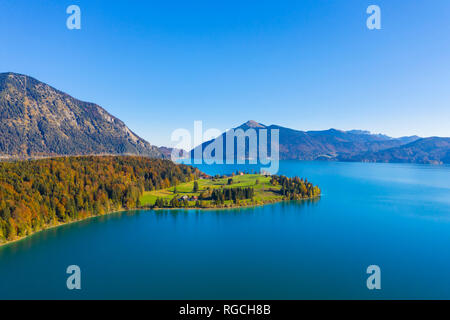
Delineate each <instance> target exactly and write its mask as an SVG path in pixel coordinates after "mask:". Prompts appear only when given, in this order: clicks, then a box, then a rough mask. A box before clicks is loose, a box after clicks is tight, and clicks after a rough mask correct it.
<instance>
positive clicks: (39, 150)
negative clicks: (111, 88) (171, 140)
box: [0, 73, 163, 158]
mask: <svg viewBox="0 0 450 320" xmlns="http://www.w3.org/2000/svg"><path fill="white" fill-rule="evenodd" d="M87 154H115V155H122V154H123V155H124V154H134V155H144V156H149V157H163V155H162V153H161V152H160V151H159V149H158V148H157V147H155V146H152V145H151V144H150V143H148V142H147V141H145V140H144V139H142V138H140V137H138V136H137V135H136V134H135V133H133V132H132V131H131V130H130V129H129V128H128V127H127V126H126V125H125V124H124V123H123V122H122V121H121V120H119V119H117V118H116V117H114V116H112V115H111V114H109V113H108V112H107V111H106V110H105V109H103V108H102V107H100V106H98V105H96V104H94V103H88V102H83V101H80V100H77V99H75V98H73V97H71V96H69V95H68V94H66V93H64V92H61V91H58V90H56V89H54V88H52V87H50V86H49V85H47V84H45V83H42V82H40V81H38V80H36V79H33V78H31V77H28V76H25V75H19V74H15V73H0V157H2V158H5V157H20V158H27V157H39V156H54V155H87Z"/></svg>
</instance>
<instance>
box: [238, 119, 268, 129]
mask: <svg viewBox="0 0 450 320" xmlns="http://www.w3.org/2000/svg"><path fill="white" fill-rule="evenodd" d="M240 127H247V128H265V127H266V126H265V125H263V124H261V123H258V122H256V121H254V120H249V121H247V122H246V123H244V124H243V125H241V126H240Z"/></svg>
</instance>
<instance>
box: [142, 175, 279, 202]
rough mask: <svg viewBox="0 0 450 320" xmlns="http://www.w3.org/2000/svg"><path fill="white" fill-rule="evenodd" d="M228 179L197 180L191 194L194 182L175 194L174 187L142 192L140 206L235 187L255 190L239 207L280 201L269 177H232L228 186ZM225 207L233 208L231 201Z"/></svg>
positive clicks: (182, 186)
mask: <svg viewBox="0 0 450 320" xmlns="http://www.w3.org/2000/svg"><path fill="white" fill-rule="evenodd" d="M229 179H230V177H226V178H222V179H200V180H197V183H198V186H199V190H198V192H193V190H194V181H191V182H187V183H183V184H180V185H178V186H176V193H175V192H174V189H175V188H174V187H172V188H168V189H164V190H157V191H148V192H144V194H143V195H142V197H141V198H140V201H141V205H142V206H153V205H155V202H156V199H158V198H162V199H164V200H167V201H170V200H171V199H172V198H173V197H174V196H177V197H183V196H188V197H189V198H192V197H194V196H196V197H199V196H200V194H201V193H202V192H204V191H208V190H213V189H217V188H237V187H242V188H244V187H253V188H254V190H255V196H254V198H253V200H250V199H247V200H242V201H241V203H240V204H239V206H246V205H258V204H263V203H268V202H276V201H280V200H282V196H281V195H280V194H279V191H280V189H281V187H280V186H273V185H271V183H270V179H271V178H270V177H266V176H264V175H260V174H246V175H242V176H240V175H239V176H234V177H232V179H233V183H232V184H231V185H229V184H228V180H229ZM195 202H196V201H189V206H194V205H195ZM202 203H203V206H204V207H213V206H214V205H213V204H212V201H211V200H203V201H202ZM224 205H225V206H234V204H233V202H232V201H225V204H224Z"/></svg>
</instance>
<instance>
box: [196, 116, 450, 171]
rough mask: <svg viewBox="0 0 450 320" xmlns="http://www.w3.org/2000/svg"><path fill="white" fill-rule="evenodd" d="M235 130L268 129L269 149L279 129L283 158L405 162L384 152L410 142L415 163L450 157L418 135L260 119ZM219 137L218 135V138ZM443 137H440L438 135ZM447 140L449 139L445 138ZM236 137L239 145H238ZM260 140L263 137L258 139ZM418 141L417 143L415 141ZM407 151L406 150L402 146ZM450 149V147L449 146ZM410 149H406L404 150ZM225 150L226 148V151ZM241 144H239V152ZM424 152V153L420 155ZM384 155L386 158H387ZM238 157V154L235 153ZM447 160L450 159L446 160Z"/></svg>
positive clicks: (442, 159) (246, 153)
mask: <svg viewBox="0 0 450 320" xmlns="http://www.w3.org/2000/svg"><path fill="white" fill-rule="evenodd" d="M234 129H242V130H244V131H246V130H248V129H255V130H256V131H257V132H258V131H259V130H261V129H267V132H268V139H267V140H268V149H269V150H270V149H271V146H270V130H272V129H278V130H279V144H280V146H279V147H280V159H281V160H339V161H384V160H385V161H388V162H405V159H406V158H407V159H409V158H408V157H406V158H405V156H404V155H403V156H401V155H400V151H398V156H394V155H392V156H391V157H389V156H387V154H384V153H382V151H386V150H397V148H401V147H403V146H408V145H410V144H412V145H415V146H416V147H415V149H414V150H415V152H416V153H415V154H417V155H418V156H417V157H411V158H410V161H411V162H420V163H422V162H426V161H427V160H426V159H427V155H428V158H429V161H430V163H431V162H432V163H435V162H444V163H448V157H446V156H445V152H444V151H445V149H446V148H448V147H446V146H445V143H444V144H442V150H441V151H436V150H437V149H436V148H437V147H436V146H433V144H432V143H421V141H422V140H425V141H428V140H427V139H421V138H420V137H417V136H411V137H402V138H391V137H389V136H386V135H382V134H371V133H370V132H368V131H362V130H351V131H342V130H337V129H329V130H323V131H299V130H294V129H289V128H285V127H281V126H277V125H270V126H266V125H264V124H261V123H258V122H256V121H252V120H251V121H248V122H246V123H244V124H242V125H240V126H238V127H236V128H234ZM216 139H217V138H216ZM221 139H223V146H224V150H226V149H225V147H226V133H224V134H222V136H221ZM438 139H439V138H438ZM444 140H445V138H444ZM213 141H214V140H210V141H207V142H205V143H203V144H202V145H201V146H199V147H197V148H195V149H194V150H192V151H191V156H192V157H194V154H195V150H197V151H198V150H199V149H200V148H202V150H204V149H205V148H206V147H207V146H208V145H209V144H211V143H212V142H213ZM236 141H237V140H236V138H235V144H236ZM258 141H259V140H258ZM415 142H416V144H414V143H415ZM248 149H249V147H248V144H247V145H246V146H245V150H244V152H245V155H246V157H247V158H248V153H249V152H248ZM402 150H403V149H402ZM447 151H448V149H447ZM404 152H406V151H404ZM224 153H225V151H224ZM236 154H237V147H236V146H235V155H236ZM419 155H420V156H419ZM383 157H384V158H383ZM235 158H236V156H235ZM446 161H447V162H446Z"/></svg>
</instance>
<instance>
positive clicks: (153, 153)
mask: <svg viewBox="0 0 450 320" xmlns="http://www.w3.org/2000/svg"><path fill="white" fill-rule="evenodd" d="M237 128H240V129H243V130H244V131H245V130H248V129H251V128H252V129H255V130H257V131H258V130H261V129H268V134H269V137H268V142H269V145H268V149H269V150H270V148H271V146H270V130H271V129H278V130H279V138H280V141H279V142H280V159H292V160H333V161H360V162H410V163H433V164H440V163H450V138H438V137H433V138H420V137H417V136H411V137H402V138H391V137H388V136H386V135H382V134H371V133H370V132H368V131H363V130H352V131H342V130H336V129H330V130H324V131H299V130H294V129H289V128H285V127H281V126H277V125H270V126H266V125H263V124H261V123H258V122H256V121H248V122H246V123H244V124H242V125H241V126H239V127H237ZM237 128H235V129H237ZM222 138H223V141H224V142H223V143H224V147H225V146H226V135H225V134H223V135H222ZM213 141H214V140H210V141H208V142H205V143H204V144H202V145H201V146H199V147H197V148H203V149H204V148H205V147H206V146H208V145H209V144H210V143H212V142H213ZM172 150H173V149H171V148H165V147H161V148H158V147H156V146H153V145H151V144H150V143H149V142H147V141H145V140H144V139H142V138H140V137H139V136H137V135H136V134H135V133H133V132H132V131H131V130H130V129H129V128H128V127H127V126H126V125H125V124H124V123H123V122H122V121H121V120H119V119H117V118H116V117H114V116H112V115H111V114H109V113H108V112H107V111H106V110H105V109H103V108H102V107H100V106H98V105H96V104H94V103H89V102H83V101H80V100H77V99H75V98H73V97H71V96H69V95H68V94H66V93H64V92H61V91H59V90H57V89H54V88H52V87H51V86H49V85H47V84H45V83H42V82H40V81H38V80H36V79H34V78H31V77H29V76H26V75H20V74H16V73H0V159H1V158H35V157H48V156H60V155H88V154H114V155H125V154H126V155H143V156H148V157H155V158H170V155H171V153H172ZM178 151H179V150H178ZM244 152H245V154H246V157H248V145H247V146H246V150H244ZM191 153H192V155H193V154H194V150H192V151H191ZM235 153H236V150H235Z"/></svg>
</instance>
